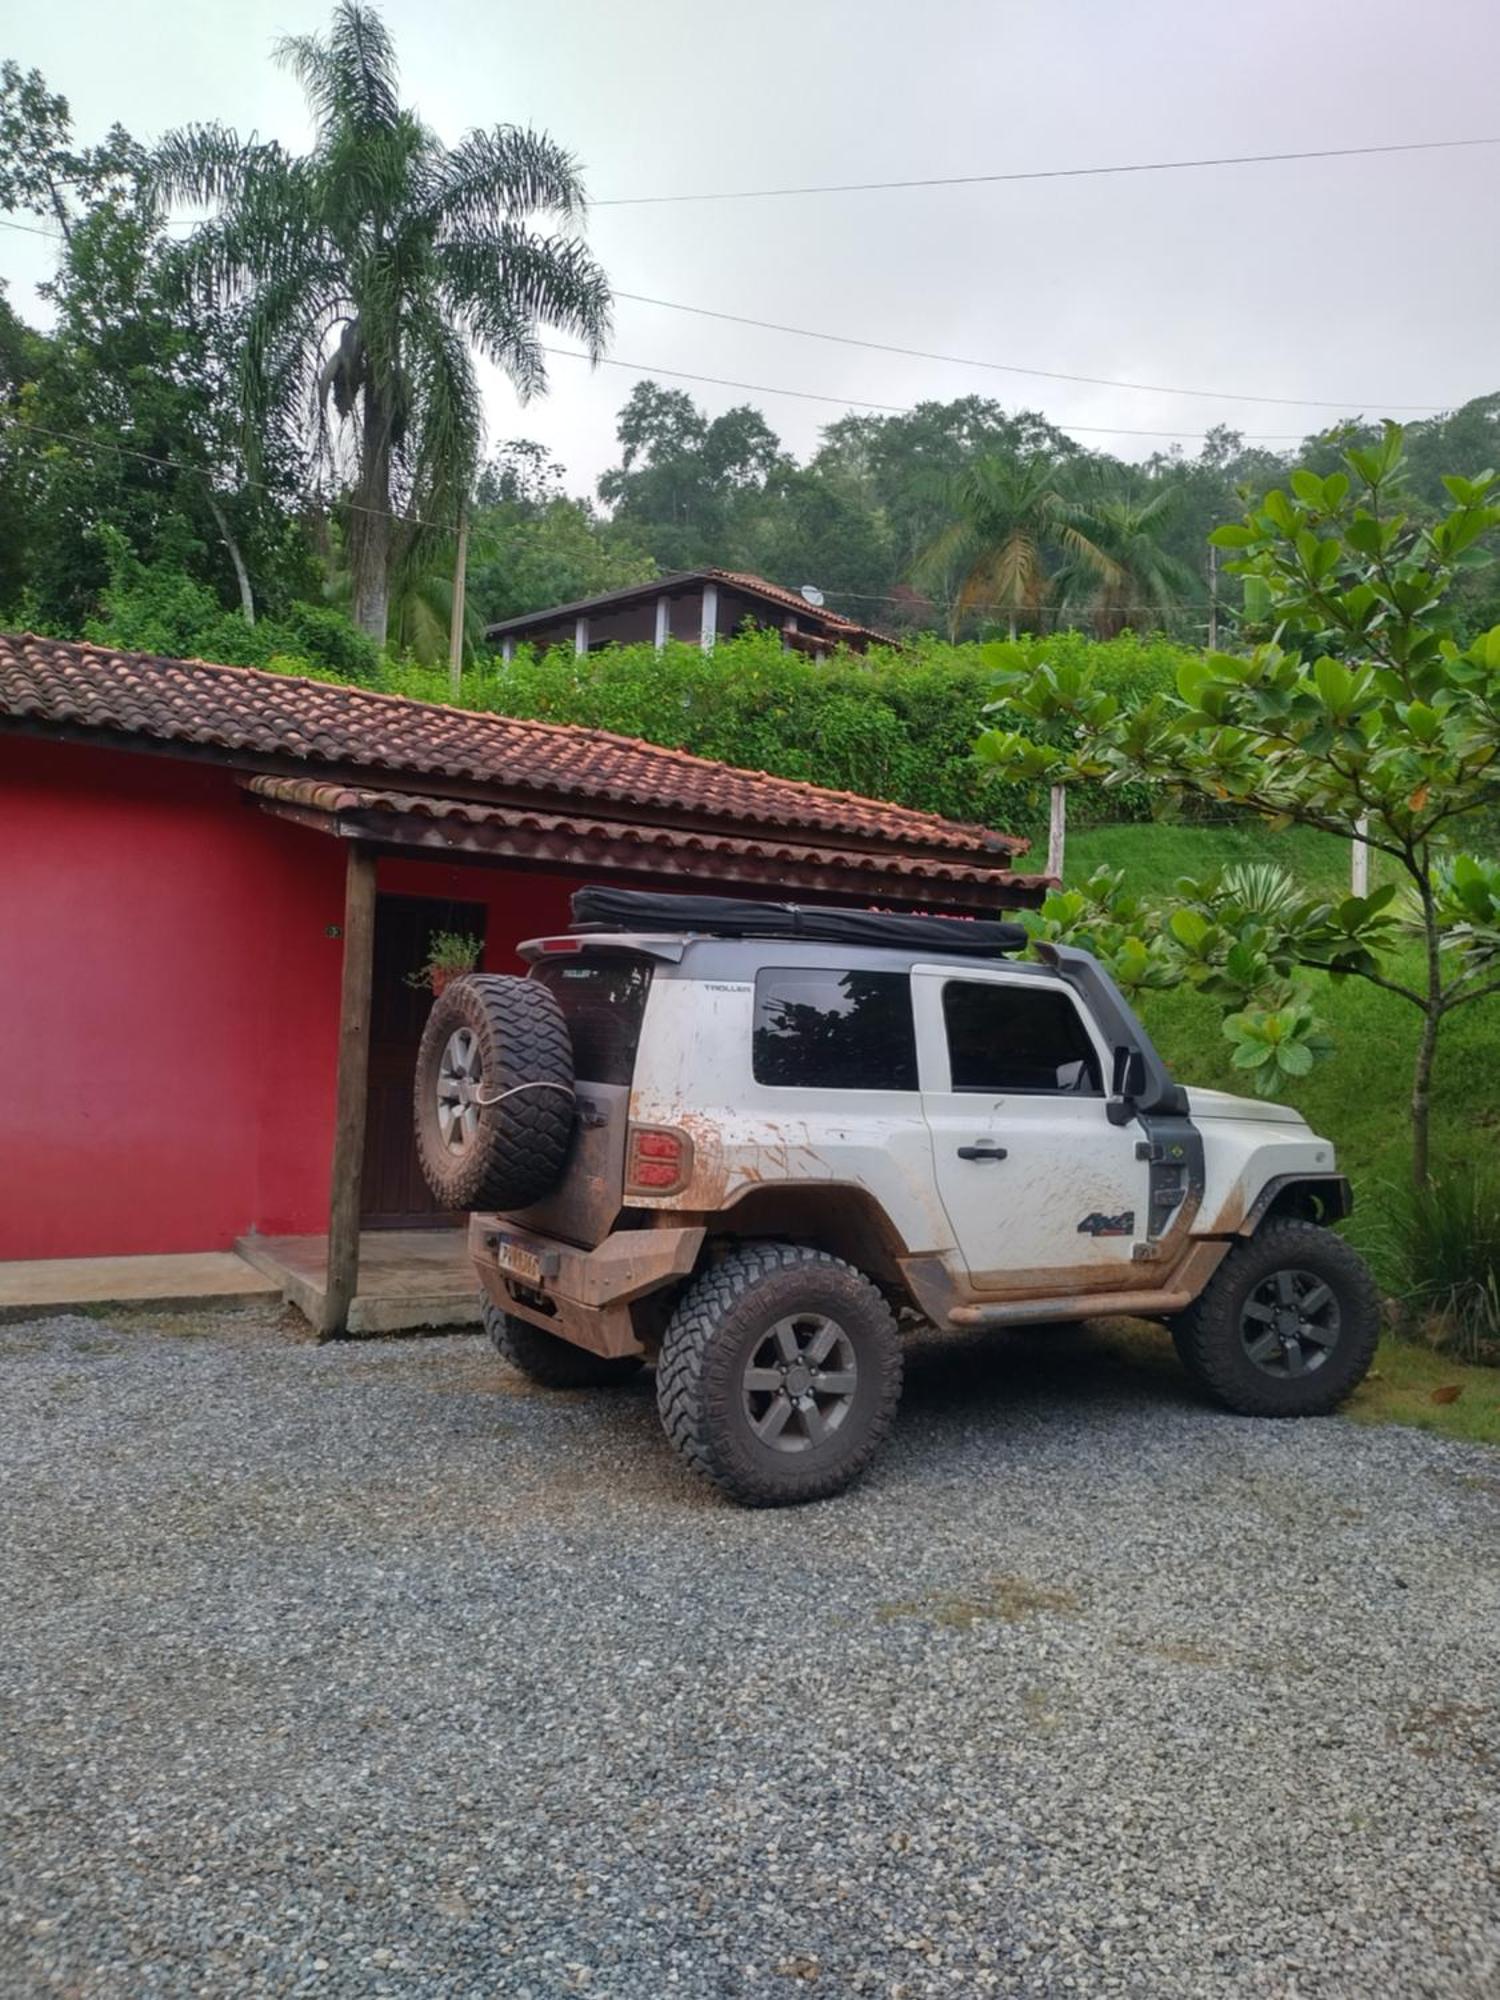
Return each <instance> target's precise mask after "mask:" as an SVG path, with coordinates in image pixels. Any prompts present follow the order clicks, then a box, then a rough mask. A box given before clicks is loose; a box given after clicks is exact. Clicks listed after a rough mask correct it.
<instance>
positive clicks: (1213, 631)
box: [1208, 542, 1219, 653]
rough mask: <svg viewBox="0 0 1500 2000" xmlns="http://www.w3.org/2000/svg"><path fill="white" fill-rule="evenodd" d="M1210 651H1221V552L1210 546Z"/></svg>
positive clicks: (1212, 544) (1210, 544)
mask: <svg viewBox="0 0 1500 2000" xmlns="http://www.w3.org/2000/svg"><path fill="white" fill-rule="evenodd" d="M1208 650H1209V651H1210V652H1211V653H1217V652H1218V650H1219V551H1218V548H1217V547H1216V546H1215V544H1214V543H1213V542H1210V543H1209V545H1208Z"/></svg>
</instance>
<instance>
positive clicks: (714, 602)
mask: <svg viewBox="0 0 1500 2000" xmlns="http://www.w3.org/2000/svg"><path fill="white" fill-rule="evenodd" d="M718 632H719V586H718V585H717V584H716V583H705V584H704V586H703V618H702V622H701V623H700V625H699V627H698V643H699V645H700V646H701V647H702V648H703V650H704V652H705V653H711V652H712V651H713V649H714V640H715V639H716V638H717V637H718Z"/></svg>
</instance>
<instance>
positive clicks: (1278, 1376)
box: [1172, 1220, 1380, 1417]
mask: <svg viewBox="0 0 1500 2000" xmlns="http://www.w3.org/2000/svg"><path fill="white" fill-rule="evenodd" d="M1379 1338H1380V1294H1379V1293H1378V1291H1377V1290H1376V1288H1375V1280H1374V1279H1373V1278H1372V1277H1371V1275H1370V1270H1369V1266H1368V1265H1367V1264H1366V1263H1365V1261H1364V1259H1363V1258H1362V1257H1361V1256H1360V1255H1359V1253H1358V1251H1356V1250H1352V1249H1351V1248H1350V1247H1349V1245H1348V1244H1347V1243H1346V1242H1345V1241H1344V1239H1343V1238H1342V1237H1341V1236H1335V1235H1334V1234H1333V1232H1332V1231H1331V1230H1328V1229H1322V1228H1320V1227H1319V1226H1318V1225H1317V1224H1316V1223H1312V1222H1296V1221H1291V1220H1287V1221H1284V1222H1270V1223H1267V1224H1266V1225H1265V1226H1264V1227H1263V1228H1262V1229H1261V1230H1260V1231H1259V1232H1258V1233H1257V1234H1256V1235H1255V1236H1253V1237H1252V1238H1251V1239H1250V1241H1249V1242H1248V1243H1239V1244H1236V1245H1235V1247H1234V1249H1232V1250H1231V1251H1230V1252H1229V1255H1228V1256H1227V1257H1226V1258H1225V1259H1224V1261H1223V1263H1222V1264H1221V1265H1220V1266H1219V1268H1218V1270H1217V1271H1215V1273H1214V1275H1213V1277H1212V1278H1211V1279H1210V1280H1209V1282H1208V1284H1207V1285H1206V1286H1205V1287H1204V1289H1203V1292H1202V1293H1201V1294H1200V1296H1199V1297H1198V1299H1197V1300H1196V1301H1195V1303H1194V1304H1193V1305H1192V1306H1191V1307H1190V1308H1189V1309H1188V1311H1187V1312H1185V1313H1183V1314H1182V1316H1181V1317H1180V1318H1179V1319H1177V1320H1175V1321H1173V1323H1172V1339H1173V1341H1174V1342H1175V1344H1176V1347H1177V1352H1178V1354H1179V1356H1180V1357H1181V1359H1182V1363H1183V1366H1184V1367H1185V1368H1186V1369H1187V1372H1188V1374H1189V1375H1191V1376H1192V1378H1193V1380H1194V1381H1195V1382H1197V1383H1198V1384H1199V1386H1200V1387H1202V1388H1204V1389H1206V1390H1207V1391H1208V1392H1209V1394H1210V1395H1212V1396H1213V1397H1215V1398H1216V1399H1217V1400H1218V1401H1219V1402H1221V1403H1223V1404H1224V1405H1225V1406H1226V1407H1227V1408H1229V1409H1231V1410H1238V1411H1239V1412H1240V1414H1241V1415H1242V1416H1247V1417H1320V1416H1326V1415H1327V1413H1328V1412H1329V1411H1330V1410H1333V1409H1336V1408H1337V1407H1338V1405H1339V1404H1340V1403H1342V1402H1343V1400H1344V1398H1345V1397H1346V1396H1347V1395H1349V1394H1350V1393H1351V1391H1352V1390H1354V1389H1355V1388H1357V1387H1358V1385H1359V1383H1360V1382H1362V1381H1363V1380H1364V1377H1365V1374H1366V1371H1367V1370H1368V1369H1369V1366H1370V1363H1371V1361H1372V1360H1373V1359H1374V1355H1375V1344H1376V1342H1377V1341H1378V1340H1379Z"/></svg>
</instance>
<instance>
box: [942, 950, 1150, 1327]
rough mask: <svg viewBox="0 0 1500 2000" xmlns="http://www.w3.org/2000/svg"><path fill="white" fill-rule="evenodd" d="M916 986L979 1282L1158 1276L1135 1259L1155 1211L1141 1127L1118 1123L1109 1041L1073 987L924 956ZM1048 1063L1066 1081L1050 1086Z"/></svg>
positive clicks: (1104, 1284)
mask: <svg viewBox="0 0 1500 2000" xmlns="http://www.w3.org/2000/svg"><path fill="white" fill-rule="evenodd" d="M976 987H977V988H983V989H987V990H985V991H981V992H979V993H975V992H973V990H972V989H974V988H976ZM949 988H957V989H960V990H959V991H956V992H948V991H947V989H949ZM912 998H913V1002H914V1005H915V1008H916V1017H917V1049H918V1060H919V1062H920V1065H921V1075H922V1106H923V1111H924V1113H925V1115H926V1118H927V1123H928V1127H929V1129H930V1130H931V1133H932V1144H933V1160H934V1169H935V1173H936V1178H937V1186H938V1193H939V1196H940V1198H941V1200H942V1203H943V1207H944V1209H945V1210H946V1212H947V1216H948V1220H949V1223H950V1224H951V1226H952V1229H953V1233H954V1236H955V1238H956V1239H957V1241H958V1245H959V1250H960V1252H961V1254H962V1256H963V1259H964V1262H965V1264H966V1266H967V1268H968V1272H969V1281H970V1283H971V1284H972V1285H973V1287H974V1289H975V1290H976V1291H979V1292H993V1293H1006V1294H1011V1295H1018V1294H1028V1293H1029V1294H1035V1295H1037V1296H1045V1295H1047V1294H1052V1293H1058V1292H1068V1291H1077V1290H1087V1291H1109V1290H1115V1289H1122V1290H1123V1289H1125V1288H1127V1287H1130V1286H1138V1285H1141V1284H1145V1283H1148V1282H1150V1281H1151V1276H1152V1268H1153V1267H1152V1266H1151V1265H1150V1264H1140V1265H1138V1264H1135V1263H1134V1262H1133V1261H1132V1250H1133V1247H1134V1245H1135V1243H1137V1242H1144V1241H1145V1240H1146V1231H1147V1221H1148V1218H1147V1176H1148V1167H1147V1165H1146V1163H1145V1162H1144V1161H1141V1160H1137V1158H1136V1156H1135V1155H1136V1144H1137V1141H1138V1140H1139V1139H1140V1136H1141V1134H1140V1130H1139V1128H1138V1127H1137V1126H1136V1125H1135V1124H1134V1123H1131V1124H1129V1125H1124V1126H1120V1125H1112V1124H1111V1123H1110V1122H1109V1119H1108V1117H1107V1116H1106V1114H1105V1099H1104V1095H1103V1090H1102V1084H1103V1081H1104V1077H1105V1075H1106V1072H1107V1064H1108V1054H1109V1052H1108V1050H1106V1049H1105V1048H1104V1046H1103V1044H1102V1043H1101V1042H1100V1041H1099V1038H1098V1036H1097V1035H1096V1034H1095V1033H1094V1032H1093V1030H1092V1028H1091V1027H1090V1026H1089V1025H1088V1024H1087V1023H1086V1022H1085V1021H1084V1019H1083V1016H1082V1014H1081V1013H1080V1012H1079V1010H1078V1008H1077V1005H1076V1002H1075V1001H1074V1000H1073V996H1072V995H1071V994H1070V993H1069V992H1068V990H1067V988H1066V987H1065V986H1063V985H1062V984H1061V983H1060V982H1048V981H1040V980H1035V979H1031V978H1027V977H1025V976H1024V975H1022V976H1020V977H1017V975H1015V974H1014V973H1011V974H1006V973H1004V972H995V973H989V972H980V971H975V972H973V973H970V972H964V973H961V974H957V975H955V974H953V973H951V972H947V971H940V970H937V969H936V968H922V967H918V968H917V969H916V970H915V971H914V973H913V976H912ZM1059 1009H1066V1010H1067V1011H1066V1013H1062V1012H1059V1011H1058V1010H1059ZM1060 1030H1061V1032H1060ZM1049 1074H1050V1075H1052V1076H1053V1077H1055V1078H1057V1079H1060V1080H1061V1081H1062V1082H1064V1083H1066V1084H1067V1085H1068V1086H1069V1087H1067V1088H1057V1087H1053V1088H1051V1089H1048V1088H1046V1087H1045V1080H1046V1078H1047V1077H1048V1075H1049ZM987 1083H988V1084H989V1085H990V1087H986V1084H987ZM956 1085H957V1086H958V1087H955V1086H956Z"/></svg>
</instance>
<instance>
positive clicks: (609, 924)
mask: <svg viewBox="0 0 1500 2000" xmlns="http://www.w3.org/2000/svg"><path fill="white" fill-rule="evenodd" d="M572 927H573V929H574V930H575V931H676V932H692V933H694V934H696V935H698V936H700V937H722V938H802V939H806V940H808V941H810V942H812V943H816V944H850V945H887V946H896V947H898V948H900V949H903V950H906V951H935V952H943V953H953V952H962V953H965V954H967V955H969V956H972V957H974V958H999V957H1003V956H1005V955H1006V954H1007V953H1009V952H1013V951H1022V950H1024V949H1025V947H1026V945H1027V943H1028V942H1029V940H1028V938H1027V934H1026V932H1025V931H1024V930H1023V929H1022V928H1021V926H1020V925H1019V924H1005V923H996V922H991V921H989V920H988V919H986V918H982V917H908V916H900V915H883V914H882V913H881V912H880V911H878V910H839V909H809V908H805V907H804V906H803V905H801V904H799V903H750V902H742V901H740V900H739V899H738V898H737V897H734V896H660V895H656V894H654V893H653V892H652V891H650V890H646V889H579V890H578V891H577V892H576V893H575V895H574V897H573V926H572Z"/></svg>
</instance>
